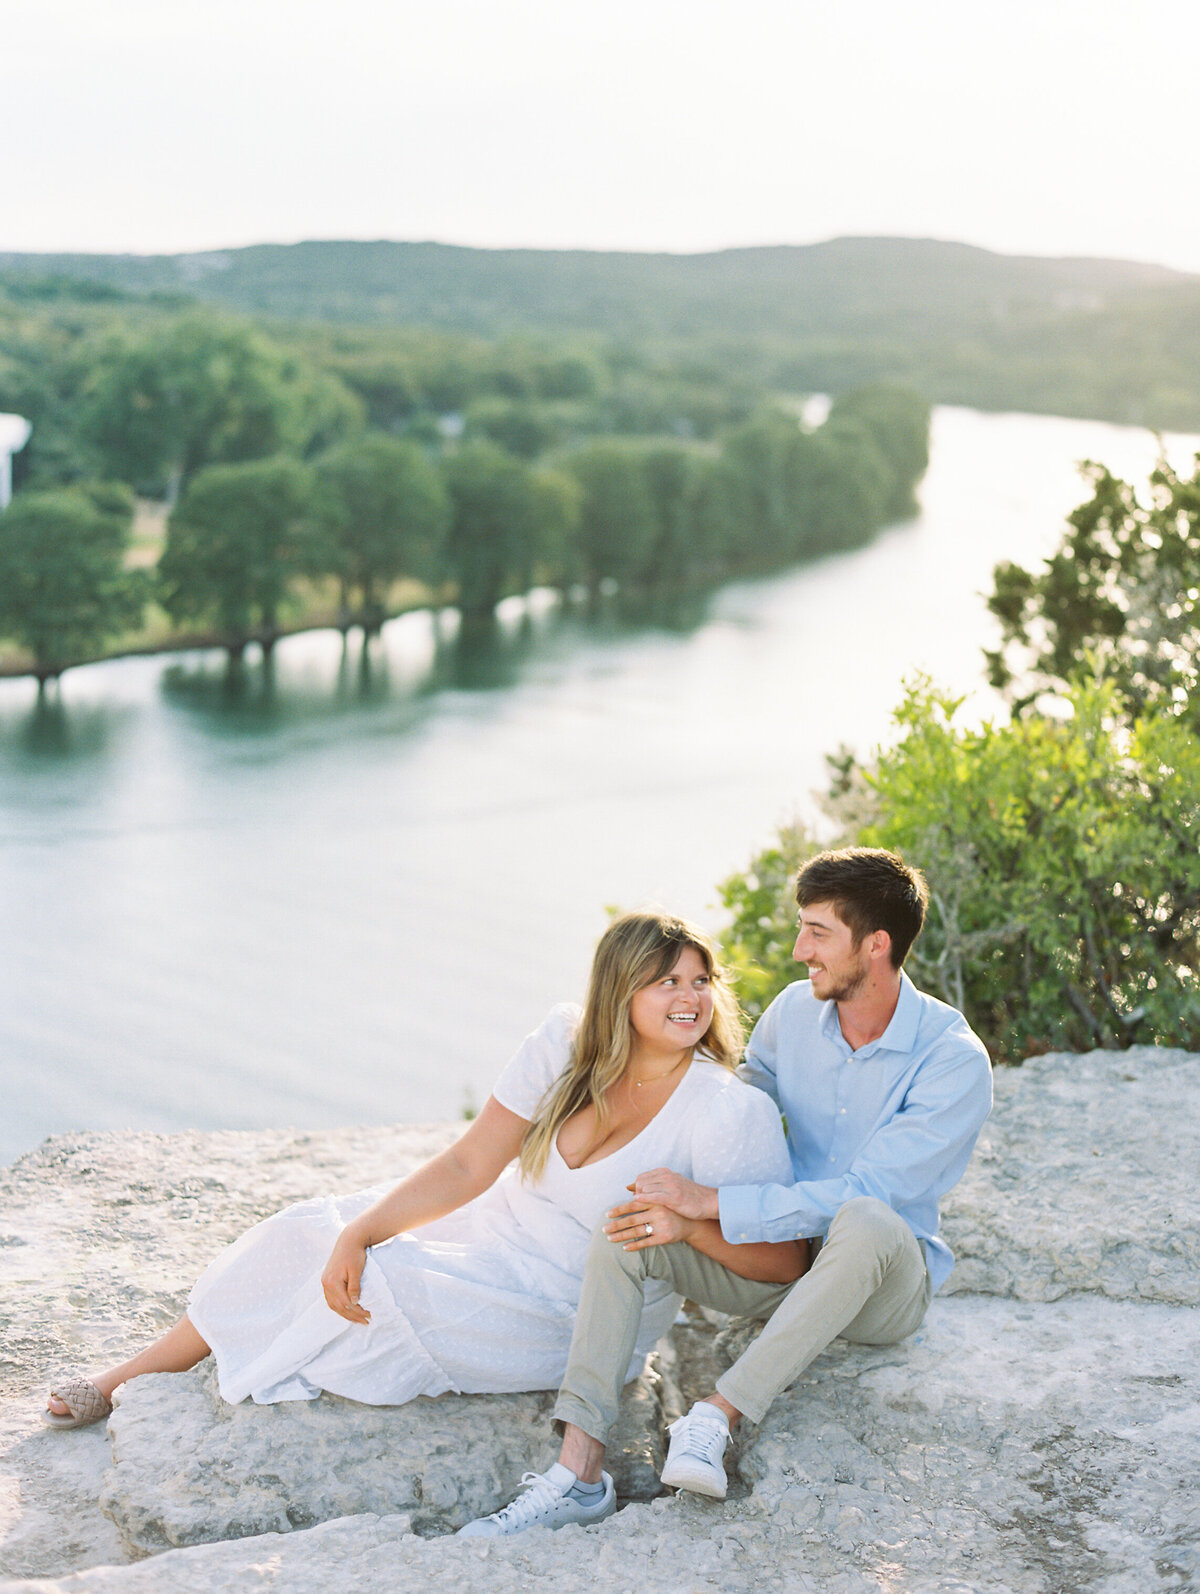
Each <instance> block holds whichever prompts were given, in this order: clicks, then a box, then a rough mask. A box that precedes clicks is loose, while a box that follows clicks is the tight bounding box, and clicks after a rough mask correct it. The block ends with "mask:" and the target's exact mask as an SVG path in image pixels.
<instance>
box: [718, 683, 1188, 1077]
mask: <svg viewBox="0 0 1200 1594" xmlns="http://www.w3.org/2000/svg"><path fill="white" fill-rule="evenodd" d="M1069 701H1070V707H1071V713H1070V714H1069V715H1068V716H1066V717H1063V718H1057V717H1053V718H1052V717H1048V716H1046V715H1030V716H1028V717H1026V718H1022V719H1017V720H1014V721H1013V722H1012V723H1011V724H1008V725H991V724H988V725H984V726H982V727H981V728H971V727H967V726H963V725H960V724H959V723H957V714H958V710H959V708H960V704H959V703H958V702H956V701H954V700H952V699H950V698H947V697H946V696H944V695H943V694H941V693H939V692H937V691H935V690H933V689H932V688H931V687H930V686H929V685H928V684H927V683H918V684H917V685H916V686H914V687H913V688H911V689H910V690H909V692H908V695H907V697H906V699H905V701H904V703H903V704H902V706H901V708H900V710H899V712H898V714H897V723H898V725H899V727H900V728H901V730H902V732H903V735H902V737H901V739H900V740H899V741H898V742H897V744H896V745H895V746H894V747H891V748H888V749H886V750H884V751H881V752H880V753H878V754H877V756H876V758H875V760H874V762H873V763H872V764H871V765H870V766H868V767H867V768H866V769H865V770H859V771H857V772H856V775H855V776H854V777H853V779H854V780H856V781H857V784H858V792H857V796H858V799H859V805H860V810H861V809H863V808H865V810H866V812H865V814H863V813H861V812H860V817H859V821H858V823H857V824H856V825H855V826H854V828H853V829H852V830H851V831H850V832H849V833H848V834H847V835H845V836H843V837H842V838H839V839H841V840H844V841H849V842H854V843H857V844H861V845H867V846H884V847H890V848H892V849H894V850H895V851H898V852H900V853H902V854H903V855H904V856H905V857H907V858H909V859H910V860H911V861H912V862H914V863H917V864H919V865H920V866H921V867H922V868H923V869H924V870H925V873H926V876H927V878H928V881H929V886H930V897H931V904H930V913H929V918H928V921H927V924H926V928H925V931H924V933H923V934H922V936H921V938H920V940H919V941H918V942H917V945H916V947H915V948H914V950H913V953H912V955H911V957H910V960H909V968H910V970H911V972H912V974H913V977H914V979H915V980H916V981H917V983H918V984H919V985H922V986H923V987H924V988H926V989H930V990H933V991H934V992H935V993H936V994H938V995H940V996H942V997H943V998H944V999H945V1000H947V1001H949V1002H951V1003H952V1004H953V1005H954V1006H956V1007H959V1008H961V1009H962V1010H963V1011H965V1012H966V1013H967V1015H968V1017H969V1018H970V1020H971V1023H972V1024H973V1026H974V1027H975V1029H976V1030H977V1031H978V1032H979V1034H980V1035H981V1036H982V1038H983V1039H984V1041H985V1043H986V1044H987V1046H988V1048H989V1050H990V1051H991V1052H992V1054H993V1056H995V1057H996V1058H997V1059H1003V1060H1010V1061H1016V1060H1019V1059H1020V1058H1021V1057H1023V1056H1025V1055H1027V1054H1029V1053H1030V1052H1039V1051H1046V1050H1050V1049H1055V1048H1057V1049H1065V1050H1088V1049H1090V1048H1091V1047H1094V1046H1110V1047H1111V1046H1116V1047H1121V1046H1128V1045H1131V1044H1133V1043H1135V1042H1138V1043H1141V1042H1146V1043H1151V1042H1152V1043H1157V1044H1163V1045H1180V1046H1188V1047H1196V1046H1197V1045H1200V745H1198V744H1197V742H1196V740H1195V737H1194V735H1193V734H1192V733H1191V732H1190V731H1189V730H1188V728H1187V727H1186V726H1185V725H1184V723H1183V722H1182V721H1181V720H1180V719H1178V718H1177V717H1176V716H1173V715H1171V714H1169V713H1166V712H1163V711H1161V710H1149V711H1147V713H1146V714H1144V715H1142V716H1140V717H1138V718H1136V719H1135V720H1133V721H1132V723H1128V722H1125V721H1123V720H1122V718H1121V716H1120V709H1121V704H1120V699H1119V698H1118V696H1117V695H1116V693H1115V691H1114V689H1113V688H1112V686H1111V685H1109V684H1107V683H1103V682H1092V683H1089V684H1084V685H1080V686H1077V687H1075V688H1073V689H1072V690H1071V693H1070V698H1069ZM807 851H808V838H807V837H805V836H804V835H803V834H802V833H798V832H795V831H791V832H788V833H785V835H784V836H783V837H782V838H781V839H780V841H779V842H778V843H777V845H776V846H774V847H772V848H769V849H768V850H767V851H766V852H765V853H763V854H762V855H760V857H758V858H756V859H754V861H753V862H752V864H751V866H750V870H749V872H748V873H747V874H746V875H744V876H734V877H733V878H732V879H731V880H729V881H727V882H726V883H725V885H724V886H723V888H722V893H723V897H724V900H725V902H726V905H727V906H729V907H730V908H731V909H732V910H733V911H734V914H735V918H734V922H733V925H732V926H731V929H730V931H729V932H728V937H727V940H726V950H727V953H728V955H729V956H730V957H731V958H732V959H733V960H734V961H735V962H736V963H737V964H739V965H740V966H745V965H746V964H747V963H759V964H760V965H761V967H762V969H763V971H764V975H765V978H760V977H758V976H755V979H756V983H755V984H754V985H752V987H751V993H752V1000H753V1005H754V1006H755V1007H757V1006H759V1005H761V1004H762V1003H763V1001H764V1000H766V999H769V997H770V996H771V995H772V994H774V992H775V991H776V990H778V989H781V988H782V986H783V985H784V984H785V983H787V980H788V979H789V978H794V977H795V976H794V973H793V971H792V969H791V968H790V967H789V966H788V965H789V961H790V960H789V959H788V957H787V947H788V945H789V944H790V935H791V933H792V925H793V923H794V915H795V907H794V904H793V903H791V902H790V901H788V900H786V893H781V892H780V889H779V888H780V881H781V880H782V879H783V878H784V876H785V875H786V874H787V873H788V872H789V871H792V870H793V869H794V867H795V866H796V865H797V864H798V863H799V862H801V861H802V860H803V856H804V855H805V853H806V852H807ZM773 903H776V904H777V905H776V906H773V905H772V904H773Z"/></svg>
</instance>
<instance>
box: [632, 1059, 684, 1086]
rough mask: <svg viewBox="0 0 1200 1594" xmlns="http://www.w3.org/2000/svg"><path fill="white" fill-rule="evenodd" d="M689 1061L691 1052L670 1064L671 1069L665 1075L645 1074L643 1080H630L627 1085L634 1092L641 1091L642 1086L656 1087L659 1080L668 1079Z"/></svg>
mask: <svg viewBox="0 0 1200 1594" xmlns="http://www.w3.org/2000/svg"><path fill="white" fill-rule="evenodd" d="M691 1060H692V1054H691V1052H685V1053H684V1055H683V1056H682V1057H681V1058H680V1059H679V1061H678V1062H677V1063H672V1065H671V1067H670V1068H668V1069H667V1071H666V1073H665V1074H647V1075H646V1077H645V1079H631V1080H630V1081H629V1083H630V1084H631V1085H632V1086H633V1088H634V1090H641V1088H642V1086H643V1085H657V1084H658V1082H659V1080H660V1079H670V1077H671V1075H672V1074H673V1073H675V1072H676V1071H677V1070H678V1069H680V1068H682V1067H683V1065H684V1063H689V1062H691Z"/></svg>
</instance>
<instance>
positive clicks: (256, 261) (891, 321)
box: [0, 238, 1200, 430]
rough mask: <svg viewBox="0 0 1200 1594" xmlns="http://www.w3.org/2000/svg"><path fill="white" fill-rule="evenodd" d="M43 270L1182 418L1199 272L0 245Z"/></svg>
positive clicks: (1198, 392)
mask: <svg viewBox="0 0 1200 1594" xmlns="http://www.w3.org/2000/svg"><path fill="white" fill-rule="evenodd" d="M56 278H57V279H60V281H61V279H70V280H71V281H73V282H74V283H79V284H88V285H90V288H91V291H92V292H93V293H98V294H104V293H106V292H113V293H117V294H133V295H146V294H153V295H171V296H182V297H184V298H195V299H197V300H203V301H206V302H209V303H214V304H220V305H224V306H228V307H229V308H230V309H236V310H239V311H242V312H248V313H251V314H255V315H259V316H266V317H270V318H273V319H276V320H283V321H293V322H294V321H326V322H346V323H356V324H359V325H380V324H386V325H397V324H404V325H423V326H434V327H443V328H453V329H456V330H459V331H465V332H471V333H476V334H480V335H483V336H486V337H490V338H494V337H498V336H503V335H505V334H508V333H516V332H526V331H530V330H537V329H544V330H554V331H564V330H572V331H579V332H584V333H590V334H598V335H601V336H603V337H605V338H607V339H610V340H614V341H616V342H627V343H638V344H644V343H647V342H654V341H661V342H663V343H665V344H669V345H671V346H674V347H678V345H680V344H685V343H686V344H695V345H699V346H700V348H702V350H703V351H704V354H705V357H706V358H709V359H711V360H714V361H717V362H719V363H721V364H722V365H724V366H725V367H726V368H727V369H730V370H732V369H739V370H744V369H747V368H751V367H752V368H753V369H754V372H755V375H756V377H757V378H759V379H762V380H765V381H768V382H772V383H774V384H776V385H781V386H787V387H797V388H825V389H832V390H835V391H842V390H844V389H846V388H847V387H850V386H854V385H856V384H858V383H860V382H863V381H870V380H875V379H879V378H883V379H888V380H893V381H901V382H906V383H909V384H911V385H913V386H916V387H918V388H920V389H921V390H922V391H924V393H925V394H926V395H927V396H928V397H929V398H931V399H935V400H939V401H942V402H959V403H967V404H976V405H980V406H982V407H985V408H1022V409H1031V410H1037V411H1052V412H1058V413H1065V414H1075V415H1095V416H1099V417H1104V418H1108V419H1112V420H1119V421H1133V422H1141V423H1144V424H1149V425H1155V426H1159V427H1164V428H1179V429H1197V430H1200V277H1196V276H1188V275H1185V274H1183V273H1180V272H1174V271H1170V270H1167V269H1166V268H1165V267H1160V266H1152V265H1141V264H1135V263H1132V262H1128V261H1112V260H1089V259H1064V260H1046V259H1035V258H1023V257H1014V256H1005V255H997V254H993V253H990V252H989V251H987V250H984V249H976V248H972V247H969V246H967V245H965V244H955V243H940V242H935V241H930V240H917V239H899V238H841V239H835V240H833V241H831V242H828V243H823V244H815V245H811V246H807V247H778V248H760V249H731V250H723V251H721V252H719V253H715V254H705V255H664V254H627V253H626V254H619V253H589V252H584V251H549V250H481V249H466V248H459V247H456V246H451V245H446V244H436V243H388V242H377V243H344V242H343V243H339V242H312V243H301V244H294V245H286V246H285V245H266V244H264V245H258V246H255V247H253V248H248V249H235V250H228V251H222V252H218V253H207V254H188V255H163V256H135V255H19V254H0V282H5V281H6V282H7V283H8V284H9V285H10V286H11V288H12V289H13V290H15V292H17V293H18V294H19V293H21V292H22V291H25V292H37V291H38V288H39V284H46V283H48V282H49V281H51V280H52V279H56Z"/></svg>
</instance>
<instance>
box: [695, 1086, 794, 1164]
mask: <svg viewBox="0 0 1200 1594" xmlns="http://www.w3.org/2000/svg"><path fill="white" fill-rule="evenodd" d="M692 1178H693V1179H694V1180H695V1181H696V1183H697V1184H707V1185H715V1186H716V1187H717V1188H718V1189H719V1188H720V1187H721V1186H722V1185H727V1184H757V1183H758V1182H759V1181H760V1180H762V1181H764V1182H765V1183H767V1184H791V1182H792V1180H793V1179H794V1178H795V1174H794V1173H793V1172H792V1160H791V1158H790V1157H789V1156H788V1150H787V1142H786V1140H785V1139H784V1135H783V1122H782V1120H781V1118H780V1116H779V1109H778V1107H776V1105H775V1103H774V1102H773V1101H772V1100H771V1098H770V1097H769V1096H768V1095H767V1094H766V1093H765V1092H764V1091H761V1090H755V1089H754V1088H753V1086H751V1085H744V1084H742V1082H741V1081H740V1080H737V1079H731V1080H730V1081H729V1083H728V1084H727V1085H725V1087H724V1089H722V1090H720V1091H718V1092H717V1093H716V1095H715V1096H714V1098H713V1099H712V1100H711V1101H709V1102H706V1103H705V1104H704V1105H703V1106H702V1107H701V1108H700V1109H699V1111H698V1121H697V1123H696V1127H695V1129H694V1130H693V1133H692Z"/></svg>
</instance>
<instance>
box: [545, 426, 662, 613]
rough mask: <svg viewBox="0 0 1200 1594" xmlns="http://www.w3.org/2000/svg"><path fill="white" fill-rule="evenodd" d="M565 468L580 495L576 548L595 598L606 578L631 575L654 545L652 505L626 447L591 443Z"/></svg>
mask: <svg viewBox="0 0 1200 1594" xmlns="http://www.w3.org/2000/svg"><path fill="white" fill-rule="evenodd" d="M565 463H566V468H567V469H568V470H569V471H570V472H571V474H572V476H574V477H575V479H576V481H578V483H579V485H580V488H581V490H582V493H581V498H580V507H579V526H578V530H577V533H576V546H577V548H578V552H579V564H580V567H581V574H582V577H583V580H584V581H585V582H586V583H587V586H588V588H589V590H590V591H591V592H592V594H593V596H595V594H596V593H597V592H598V591H599V589H600V583H601V582H602V581H603V580H605V579H606V578H610V579H612V580H616V581H621V580H628V579H629V578H630V577H631V576H633V575H635V573H636V571H637V569H638V566H639V565H640V563H641V562H642V561H643V560H644V559H645V557H646V551H647V549H648V548H649V547H650V546H651V545H652V543H653V541H654V535H655V517H654V504H653V502H652V500H651V497H650V490H649V487H648V485H647V482H646V474H645V469H644V466H643V457H642V454H641V453H640V451H638V450H636V449H633V448H631V447H630V446H629V445H628V444H626V443H618V442H612V441H608V440H605V441H603V442H597V443H591V444H589V445H588V446H587V447H586V448H581V449H580V450H579V451H578V452H577V453H574V454H572V455H571V456H570V457H569V459H567V460H566V462H565Z"/></svg>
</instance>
